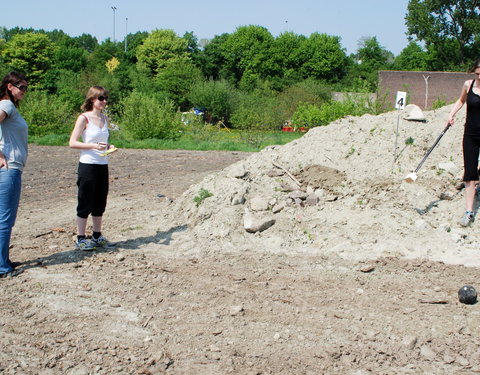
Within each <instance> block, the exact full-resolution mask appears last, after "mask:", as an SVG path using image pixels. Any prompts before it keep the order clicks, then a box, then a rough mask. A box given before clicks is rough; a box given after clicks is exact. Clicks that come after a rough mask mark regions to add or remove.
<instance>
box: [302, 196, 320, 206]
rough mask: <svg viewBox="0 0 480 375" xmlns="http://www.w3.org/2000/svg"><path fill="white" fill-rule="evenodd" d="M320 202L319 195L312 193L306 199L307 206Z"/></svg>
mask: <svg viewBox="0 0 480 375" xmlns="http://www.w3.org/2000/svg"><path fill="white" fill-rule="evenodd" d="M317 203H318V197H317V196H316V195H315V194H310V195H309V196H308V197H307V199H305V204H306V205H307V206H316V205H317Z"/></svg>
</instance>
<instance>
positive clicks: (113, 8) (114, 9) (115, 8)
mask: <svg viewBox="0 0 480 375" xmlns="http://www.w3.org/2000/svg"><path fill="white" fill-rule="evenodd" d="M112 10H113V43H115V11H116V10H117V7H112Z"/></svg>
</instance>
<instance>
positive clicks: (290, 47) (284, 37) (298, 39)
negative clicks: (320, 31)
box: [273, 32, 307, 81]
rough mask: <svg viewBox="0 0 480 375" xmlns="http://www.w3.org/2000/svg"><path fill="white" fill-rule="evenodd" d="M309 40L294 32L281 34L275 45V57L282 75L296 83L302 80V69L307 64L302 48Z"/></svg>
mask: <svg viewBox="0 0 480 375" xmlns="http://www.w3.org/2000/svg"><path fill="white" fill-rule="evenodd" d="M306 39H307V38H306V37H305V36H304V35H298V34H295V33H293V32H285V33H282V34H280V35H279V36H278V37H277V38H276V39H275V42H274V44H273V56H274V57H275V58H276V59H277V61H278V64H279V67H280V71H281V75H282V77H284V78H286V79H293V80H294V81H299V80H301V76H300V72H299V70H300V68H301V67H302V65H303V63H304V62H305V57H304V56H302V53H301V50H300V47H301V45H302V43H303V42H304V41H305V40H306Z"/></svg>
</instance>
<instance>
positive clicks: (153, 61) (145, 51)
mask: <svg viewBox="0 0 480 375" xmlns="http://www.w3.org/2000/svg"><path fill="white" fill-rule="evenodd" d="M187 48H188V42H187V40H186V39H184V38H181V37H179V36H178V35H177V34H175V32H174V31H173V30H155V31H153V32H152V33H151V34H150V35H149V36H148V37H147V38H146V39H145V41H144V42H143V44H142V45H140V46H139V47H138V48H137V59H138V63H137V64H138V66H139V68H140V69H142V70H144V71H146V72H147V73H148V74H149V75H150V76H156V75H157V74H159V73H160V72H161V70H162V69H165V67H166V66H167V65H170V64H175V63H180V62H186V61H189V60H190V57H189V56H188V51H187Z"/></svg>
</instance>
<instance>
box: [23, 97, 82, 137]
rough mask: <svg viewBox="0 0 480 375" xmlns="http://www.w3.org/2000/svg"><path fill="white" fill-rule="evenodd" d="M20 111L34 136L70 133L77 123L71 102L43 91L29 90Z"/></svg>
mask: <svg viewBox="0 0 480 375" xmlns="http://www.w3.org/2000/svg"><path fill="white" fill-rule="evenodd" d="M20 112H21V113H22V116H23V117H24V118H25V120H26V121H27V124H28V132H29V134H30V135H32V136H43V135H47V134H69V133H70V131H71V129H73V125H74V123H75V114H74V112H73V111H72V109H71V104H69V103H68V102H66V101H64V100H63V99H62V98H60V97H58V96H56V95H51V94H50V95H49V94H47V93H46V92H42V91H31V92H29V93H28V95H26V96H25V100H24V101H23V102H22V105H21V106H20Z"/></svg>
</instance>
